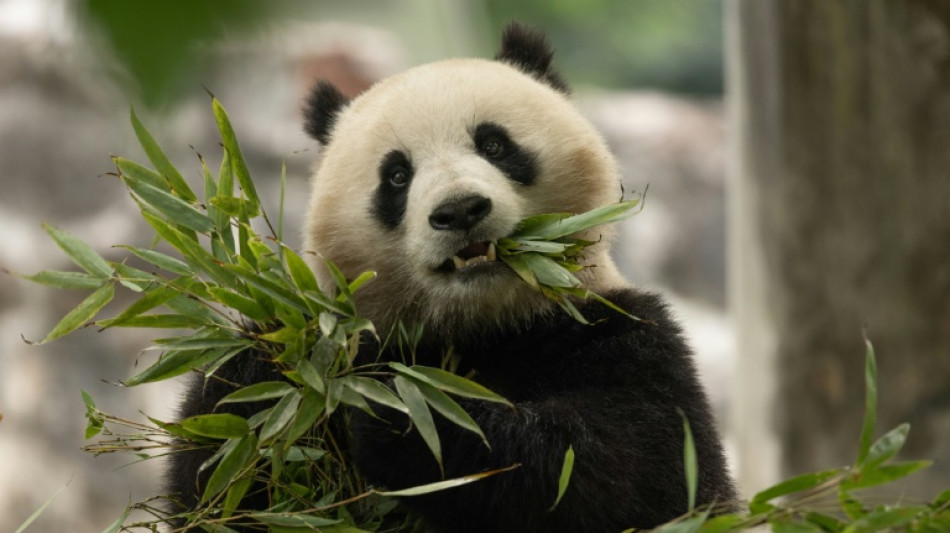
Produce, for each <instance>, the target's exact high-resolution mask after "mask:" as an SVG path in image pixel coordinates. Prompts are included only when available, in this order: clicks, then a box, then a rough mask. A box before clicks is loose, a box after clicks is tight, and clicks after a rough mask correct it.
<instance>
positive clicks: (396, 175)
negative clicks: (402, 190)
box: [389, 168, 409, 187]
mask: <svg viewBox="0 0 950 533" xmlns="http://www.w3.org/2000/svg"><path fill="white" fill-rule="evenodd" d="M389 183H391V184H392V185H393V186H394V187H405V186H406V184H407V183H409V173H408V172H406V169H403V168H396V169H393V171H392V172H390V174H389Z"/></svg>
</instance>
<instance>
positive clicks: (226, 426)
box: [181, 413, 251, 439]
mask: <svg viewBox="0 0 950 533" xmlns="http://www.w3.org/2000/svg"><path fill="white" fill-rule="evenodd" d="M181 427H183V428H185V429H186V430H188V431H190V432H192V433H194V434H195V435H201V436H202V437H208V438H212V439H233V438H241V437H243V436H245V435H247V433H248V432H249V431H250V430H251V428H250V426H248V425H247V420H246V419H244V418H243V417H240V416H237V415H233V414H230V413H214V414H210V415H196V416H191V417H188V418H186V419H184V420H182V421H181Z"/></svg>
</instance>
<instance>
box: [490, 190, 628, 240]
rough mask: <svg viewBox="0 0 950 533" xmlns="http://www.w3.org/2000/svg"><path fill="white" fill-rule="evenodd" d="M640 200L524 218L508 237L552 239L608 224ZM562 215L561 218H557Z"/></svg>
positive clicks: (623, 216)
mask: <svg viewBox="0 0 950 533" xmlns="http://www.w3.org/2000/svg"><path fill="white" fill-rule="evenodd" d="M639 204H640V200H639V199H636V200H629V201H626V202H619V203H616V204H609V205H605V206H601V207H598V208H596V209H592V210H590V211H587V212H585V213H580V214H577V215H558V214H547V215H541V217H542V218H539V219H538V220H532V219H531V218H529V219H526V221H524V222H522V223H521V224H520V225H519V229H518V230H516V231H515V233H514V234H513V235H511V236H510V237H509V238H511V239H531V240H554V239H558V238H561V237H566V236H568V235H571V234H574V233H577V232H580V231H584V230H586V229H590V228H592V227H595V226H601V225H604V224H610V223H611V222H616V221H618V220H622V219H624V218H627V217H629V216H630V215H632V214H633V213H632V212H631V211H632V210H633V208H634V207H636V206H637V205H639ZM558 217H562V218H558Z"/></svg>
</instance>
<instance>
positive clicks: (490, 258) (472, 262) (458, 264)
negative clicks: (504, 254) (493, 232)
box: [436, 241, 498, 273]
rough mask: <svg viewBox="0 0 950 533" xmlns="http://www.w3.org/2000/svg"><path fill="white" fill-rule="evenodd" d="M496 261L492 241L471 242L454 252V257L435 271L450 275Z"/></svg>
mask: <svg viewBox="0 0 950 533" xmlns="http://www.w3.org/2000/svg"><path fill="white" fill-rule="evenodd" d="M497 260H498V257H497V254H496V252H495V243H494V242H492V241H479V242H473V243H472V244H469V245H468V246H466V247H465V248H462V249H461V250H459V251H457V252H455V255H453V256H452V257H450V258H448V259H446V260H445V261H444V262H442V264H441V265H439V268H437V269H436V270H438V271H439V272H444V273H452V272H457V271H460V270H465V269H469V268H472V267H475V266H478V265H482V264H485V263H493V262H496V261H497Z"/></svg>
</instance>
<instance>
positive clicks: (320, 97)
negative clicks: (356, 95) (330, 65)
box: [303, 80, 349, 145]
mask: <svg viewBox="0 0 950 533" xmlns="http://www.w3.org/2000/svg"><path fill="white" fill-rule="evenodd" d="M348 103H349V99H347V98H346V97H345V96H343V93H341V92H340V90H339V89H337V88H336V87H334V86H333V84H332V83H330V82H328V81H326V80H320V81H318V82H317V84H316V85H314V86H313V89H310V95H309V96H307V100H306V101H305V102H304V108H303V117H304V122H303V129H304V131H306V132H307V135H310V136H311V137H313V138H314V139H316V140H317V142H319V143H320V144H322V145H326V144H327V142H329V140H330V132H332V131H333V125H334V124H335V123H336V118H337V116H338V115H339V114H340V111H342V110H343V107H344V106H345V105H346V104H348Z"/></svg>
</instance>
